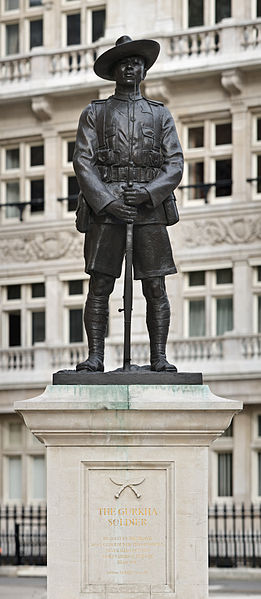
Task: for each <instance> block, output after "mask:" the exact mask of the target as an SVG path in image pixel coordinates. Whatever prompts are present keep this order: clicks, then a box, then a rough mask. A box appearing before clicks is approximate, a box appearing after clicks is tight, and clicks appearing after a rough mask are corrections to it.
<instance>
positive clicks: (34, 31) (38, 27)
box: [30, 19, 43, 48]
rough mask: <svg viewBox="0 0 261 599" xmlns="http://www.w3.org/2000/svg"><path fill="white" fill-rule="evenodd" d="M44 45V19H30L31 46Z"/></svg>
mask: <svg viewBox="0 0 261 599" xmlns="http://www.w3.org/2000/svg"><path fill="white" fill-rule="evenodd" d="M42 45H43V19H38V20H37V21H30V48H35V47H36V46H42Z"/></svg>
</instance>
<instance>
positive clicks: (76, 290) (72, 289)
mask: <svg viewBox="0 0 261 599" xmlns="http://www.w3.org/2000/svg"><path fill="white" fill-rule="evenodd" d="M68 283H69V295H81V294H82V293H83V281H82V280H81V279H80V280H78V281H68Z"/></svg>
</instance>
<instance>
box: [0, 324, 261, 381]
mask: <svg viewBox="0 0 261 599" xmlns="http://www.w3.org/2000/svg"><path fill="white" fill-rule="evenodd" d="M106 347H107V360H106V361H107V369H110V368H117V367H119V366H121V364H122V353H123V346H122V344H121V343H114V342H113V341H109V340H108V341H107V344H106ZM86 355H87V346H86V345H85V344H84V343H78V344H68V345H59V346H55V347H48V346H45V345H44V344H37V345H36V346H34V347H30V348H21V347H18V348H9V349H2V350H0V372H1V373H2V375H3V374H4V373H9V374H11V373H14V374H15V373H16V372H17V373H19V377H21V374H22V371H25V372H26V371H27V372H28V371H31V372H32V371H35V372H43V373H52V372H55V371H57V370H60V369H63V368H69V369H70V368H75V365H76V364H77V362H81V361H83V360H85V359H86ZM168 356H169V359H170V360H173V361H174V362H175V363H178V364H179V365H182V364H187V363H190V364H191V366H193V364H195V365H196V367H197V368H198V367H199V368H200V366H201V365H202V366H203V365H206V364H207V363H209V364H211V363H213V365H214V370H215V367H216V366H217V365H218V364H219V365H220V368H221V369H222V368H223V365H224V364H225V363H228V362H230V363H231V362H233V361H235V362H236V363H237V362H238V361H240V366H238V369H243V370H244V364H245V366H247V364H249V363H250V362H251V363H252V361H255V360H256V361H258V360H259V359H260V357H261V334H259V335H245V336H239V335H224V336H222V337H193V338H187V339H184V338H182V339H175V340H174V341H170V342H169V344H168ZM132 363H136V364H146V363H149V343H148V342H144V343H136V342H135V341H134V342H133V343H132Z"/></svg>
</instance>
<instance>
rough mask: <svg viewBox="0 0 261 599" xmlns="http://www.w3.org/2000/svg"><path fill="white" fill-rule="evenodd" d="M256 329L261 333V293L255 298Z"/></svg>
mask: <svg viewBox="0 0 261 599" xmlns="http://www.w3.org/2000/svg"><path fill="white" fill-rule="evenodd" d="M257 327H258V328H257V330H258V333H261V295H259V296H258V299H257Z"/></svg>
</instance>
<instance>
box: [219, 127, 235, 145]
mask: <svg viewBox="0 0 261 599" xmlns="http://www.w3.org/2000/svg"><path fill="white" fill-rule="evenodd" d="M231 143H232V126H231V123H222V125H216V146H219V145H224V144H231Z"/></svg>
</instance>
